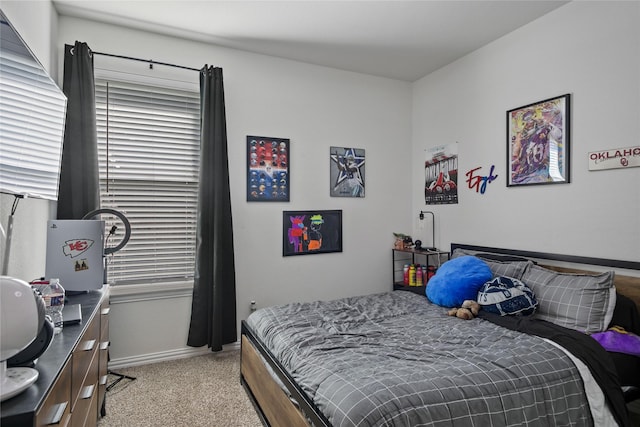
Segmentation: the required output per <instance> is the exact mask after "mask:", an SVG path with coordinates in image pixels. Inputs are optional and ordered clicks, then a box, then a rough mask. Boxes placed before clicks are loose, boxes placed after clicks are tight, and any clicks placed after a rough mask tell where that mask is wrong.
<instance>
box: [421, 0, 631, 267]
mask: <svg viewBox="0 0 640 427" xmlns="http://www.w3.org/2000/svg"><path fill="white" fill-rule="evenodd" d="M565 93H570V94H571V97H572V105H571V121H572V123H571V183H569V184H561V185H543V186H528V187H509V188H507V187H506V176H507V173H506V147H507V146H506V111H507V110H510V109H513V108H517V107H519V106H523V105H526V104H530V103H532V102H536V101H539V100H543V99H547V98H551V97H555V96H558V95H562V94H565ZM413 95H414V101H413V111H412V116H413V149H412V153H413V155H414V160H413V171H412V183H413V186H412V188H413V190H412V191H413V193H412V196H411V197H412V206H413V212H412V214H413V215H414V217H416V216H417V214H418V212H419V211H420V210H432V211H434V212H435V214H436V217H437V220H436V224H437V237H436V241H437V242H438V245H439V246H440V247H443V248H447V247H448V246H449V244H450V243H451V242H459V243H471V244H477V245H484V246H498V247H507V248H515V249H522V250H534V251H547V252H555V253H568V254H575V255H582V256H593V257H600V258H612V259H623V260H631V261H640V185H639V184H640V168H629V169H615V170H605V171H589V170H588V162H587V159H588V157H587V153H588V152H590V151H597V150H603V149H611V148H620V147H629V146H637V145H638V144H639V139H638V135H640V120H638V118H639V117H640V3H638V2H571V3H569V4H568V5H566V6H563V7H561V8H559V9H557V10H556V11H554V12H552V13H550V14H548V15H546V16H544V17H542V18H540V19H538V20H537V21H534V22H532V23H531V24H529V25H527V26H525V27H522V28H520V29H518V30H516V31H514V32H513V33H511V34H509V35H507V36H505V37H503V38H501V39H499V40H497V41H496V42H494V43H491V44H490V45H488V46H486V47H484V48H482V49H479V50H477V51H475V52H473V53H472V54H470V55H467V56H466V57H464V58H462V59H460V60H458V61H456V62H454V63H452V64H450V65H449V66H447V67H444V68H442V69H440V70H438V71H437V72H434V73H432V74H430V75H428V76H426V77H424V78H423V79H421V80H419V81H418V82H416V83H415V84H414V94H413ZM456 141H458V142H459V144H458V146H459V181H458V185H459V203H458V204H457V205H447V206H435V205H429V206H426V205H425V201H424V159H425V154H424V149H425V148H427V147H431V146H435V145H440V144H449V143H453V142H456ZM491 165H495V166H496V172H497V174H498V176H499V177H498V179H497V180H495V181H494V182H492V183H490V184H488V186H487V189H486V192H485V194H479V193H476V192H475V191H474V190H470V189H469V188H468V185H467V183H466V182H465V181H464V178H465V177H464V174H465V173H466V172H467V171H469V170H470V169H473V168H476V167H478V166H482V170H481V172H484V175H486V174H488V172H489V168H490V167H491ZM414 227H415V225H414Z"/></svg>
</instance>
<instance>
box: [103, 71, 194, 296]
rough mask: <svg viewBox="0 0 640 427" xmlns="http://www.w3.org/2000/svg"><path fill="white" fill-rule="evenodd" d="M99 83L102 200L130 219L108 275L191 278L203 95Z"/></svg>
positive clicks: (129, 279) (117, 278) (124, 279)
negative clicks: (126, 240)
mask: <svg viewBox="0 0 640 427" xmlns="http://www.w3.org/2000/svg"><path fill="white" fill-rule="evenodd" d="M95 84H96V116H97V129H98V156H99V166H100V190H101V205H102V207H103V208H112V209H116V210H119V211H121V212H123V213H124V214H125V215H126V216H127V218H128V219H129V222H130V223H131V239H130V240H129V243H128V244H127V245H126V246H125V247H124V249H122V250H120V251H118V252H116V253H114V254H112V255H111V256H109V257H108V258H107V263H108V264H107V274H108V276H107V280H108V282H109V283H110V284H114V285H120V284H135V283H150V282H160V281H184V280H190V279H192V278H193V270H194V265H195V235H196V210H197V200H198V163H199V151H200V137H199V135H200V99H199V94H198V93H196V92H191V91H188V90H183V89H172V88H166V87H158V86H148V85H143V84H139V83H135V82H123V81H113V80H107V79H103V78H99V77H96V82H95ZM104 219H108V217H105V218H104ZM113 221H114V223H115V224H116V225H117V224H118V223H117V221H116V220H115V218H114V219H113ZM109 222H110V219H108V222H107V229H109V228H110V226H111V224H109ZM114 239H116V240H117V239H118V237H114ZM109 243H112V244H111V245H110V244H109ZM115 243H117V242H115V241H114V242H107V246H113V245H114V244H115Z"/></svg>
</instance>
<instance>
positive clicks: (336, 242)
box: [282, 210, 342, 256]
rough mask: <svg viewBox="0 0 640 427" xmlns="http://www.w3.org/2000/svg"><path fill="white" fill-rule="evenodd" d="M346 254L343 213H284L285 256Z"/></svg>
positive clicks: (321, 211) (329, 211) (283, 237)
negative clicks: (343, 242)
mask: <svg viewBox="0 0 640 427" xmlns="http://www.w3.org/2000/svg"><path fill="white" fill-rule="evenodd" d="M328 252H342V211H341V210H316V211H313V210H309V211H284V212H282V256H291V255H308V254H321V253H328Z"/></svg>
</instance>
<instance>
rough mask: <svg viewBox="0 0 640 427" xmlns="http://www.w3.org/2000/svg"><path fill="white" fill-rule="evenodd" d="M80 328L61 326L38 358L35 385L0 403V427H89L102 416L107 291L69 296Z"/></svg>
mask: <svg viewBox="0 0 640 427" xmlns="http://www.w3.org/2000/svg"><path fill="white" fill-rule="evenodd" d="M68 299H69V304H80V305H81V307H82V319H83V321H82V322H81V323H77V324H71V325H65V327H64V329H63V331H62V332H61V333H60V334H59V335H57V336H56V337H55V338H54V340H53V342H52V343H51V345H50V346H49V348H48V350H47V351H46V352H45V353H44V354H42V356H40V357H39V358H38V361H37V363H36V366H35V368H36V369H37V370H38V372H39V377H38V380H37V381H36V383H35V385H37V387H30V388H28V389H27V390H26V391H25V392H23V393H21V394H20V395H18V396H14V397H12V398H10V399H7V400H5V401H3V402H2V403H1V404H0V413H1V415H2V419H1V420H0V425H2V427H30V426H33V427H36V426H38V427H39V426H45V425H52V424H56V423H57V424H56V425H61V426H63V425H64V426H72V427H75V426H95V425H96V424H97V420H98V416H99V414H101V413H102V414H104V410H105V393H106V388H107V379H108V375H107V362H108V349H109V288H108V286H106V285H105V286H103V287H102V289H100V290H96V291H89V292H87V293H83V294H79V295H73V296H69V297H68Z"/></svg>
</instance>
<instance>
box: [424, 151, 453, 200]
mask: <svg viewBox="0 0 640 427" xmlns="http://www.w3.org/2000/svg"><path fill="white" fill-rule="evenodd" d="M425 151H426V155H427V157H426V159H425V161H424V177H425V178H424V203H425V204H427V205H450V204H456V203H458V143H457V142H456V143H453V144H448V145H437V146H434V147H430V148H428V149H426V150H425Z"/></svg>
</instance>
